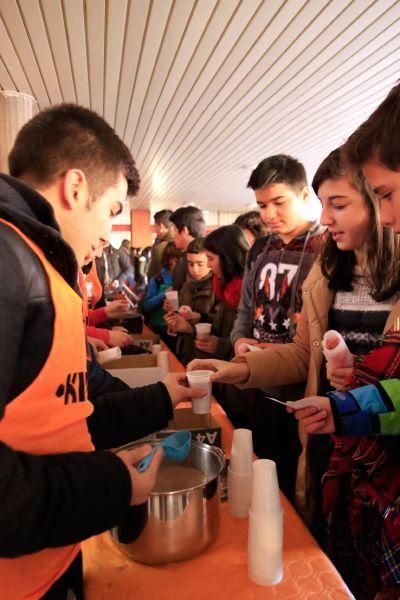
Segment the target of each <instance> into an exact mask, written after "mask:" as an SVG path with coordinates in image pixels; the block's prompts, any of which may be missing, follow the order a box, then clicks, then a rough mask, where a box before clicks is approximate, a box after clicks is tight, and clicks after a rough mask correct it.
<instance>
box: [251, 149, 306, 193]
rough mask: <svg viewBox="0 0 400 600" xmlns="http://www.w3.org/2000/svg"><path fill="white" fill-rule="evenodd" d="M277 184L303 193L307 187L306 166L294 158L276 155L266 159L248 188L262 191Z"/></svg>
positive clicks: (258, 166) (253, 176) (258, 167)
mask: <svg viewBox="0 0 400 600" xmlns="http://www.w3.org/2000/svg"><path fill="white" fill-rule="evenodd" d="M275 183H285V184H286V185H289V186H290V187H292V188H294V189H295V190H296V191H301V190H302V189H303V188H304V187H306V185H307V175H306V171H305V168H304V166H303V165H302V164H301V162H299V161H298V160H297V158H293V157H292V156H287V155H286V154H276V155H275V156H269V157H268V158H264V160H262V161H261V162H260V163H259V164H258V165H257V166H256V168H255V169H254V171H253V172H252V174H251V175H250V179H249V181H248V183H247V187H249V188H251V189H252V190H261V189H264V188H266V187H268V186H270V185H273V184H275Z"/></svg>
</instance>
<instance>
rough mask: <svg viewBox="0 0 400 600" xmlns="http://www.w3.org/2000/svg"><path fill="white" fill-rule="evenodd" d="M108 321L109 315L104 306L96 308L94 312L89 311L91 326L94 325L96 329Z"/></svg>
mask: <svg viewBox="0 0 400 600" xmlns="http://www.w3.org/2000/svg"><path fill="white" fill-rule="evenodd" d="M106 320H107V313H106V308H105V306H102V307H100V308H95V309H94V310H89V315H88V323H89V325H93V327H96V325H98V324H99V323H102V322H103V321H106Z"/></svg>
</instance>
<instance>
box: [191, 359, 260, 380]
mask: <svg viewBox="0 0 400 600" xmlns="http://www.w3.org/2000/svg"><path fill="white" fill-rule="evenodd" d="M199 369H206V370H207V371H208V370H209V371H214V375H211V377H210V379H211V381H213V382H215V383H217V382H220V383H244V382H245V381H247V380H248V378H249V376H250V369H249V367H248V365H247V362H237V363H234V362H228V361H226V360H218V359H217V358H209V359H199V358H195V359H194V360H192V361H190V363H189V364H188V366H187V370H188V371H196V370H199Z"/></svg>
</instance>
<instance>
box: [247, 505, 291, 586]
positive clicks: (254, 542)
mask: <svg viewBox="0 0 400 600" xmlns="http://www.w3.org/2000/svg"><path fill="white" fill-rule="evenodd" d="M282 547H283V512H282V511H281V512H280V513H277V514H276V515H275V516H274V517H264V518H262V517H257V516H254V515H253V513H252V511H251V510H250V511H249V535H248V555H247V560H248V574H249V578H250V579H251V580H252V581H254V583H257V584H259V585H276V584H277V583H279V582H280V581H281V579H282V574H283V569H282Z"/></svg>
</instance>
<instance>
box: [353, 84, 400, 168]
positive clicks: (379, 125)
mask: <svg viewBox="0 0 400 600" xmlns="http://www.w3.org/2000/svg"><path fill="white" fill-rule="evenodd" d="M343 158H344V160H345V162H346V163H347V164H348V165H349V166H350V167H352V168H356V169H359V168H360V167H361V166H362V165H363V164H364V163H366V162H367V161H368V160H370V159H375V160H377V161H378V162H380V163H382V164H383V165H385V167H387V168H388V169H390V170H391V171H399V170H400V83H398V84H397V85H396V86H394V87H393V88H392V89H391V90H390V92H389V94H388V95H387V96H386V98H385V99H384V101H383V102H382V103H381V104H380V105H379V106H378V108H377V109H376V110H375V111H374V112H373V113H372V115H370V116H369V117H368V119H367V120H366V121H364V123H362V124H361V125H360V126H359V127H358V128H357V129H356V130H355V132H354V133H352V135H351V136H350V137H349V139H348V140H347V142H346V143H345V144H344V146H343Z"/></svg>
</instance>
